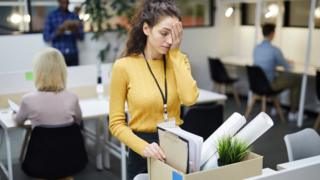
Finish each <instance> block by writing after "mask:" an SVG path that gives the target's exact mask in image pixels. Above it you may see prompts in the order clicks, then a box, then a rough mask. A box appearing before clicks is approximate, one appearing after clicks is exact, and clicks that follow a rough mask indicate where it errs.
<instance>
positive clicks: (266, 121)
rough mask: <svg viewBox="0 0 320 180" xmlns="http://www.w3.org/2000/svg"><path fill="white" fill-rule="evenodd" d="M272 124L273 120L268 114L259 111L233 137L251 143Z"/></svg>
mask: <svg viewBox="0 0 320 180" xmlns="http://www.w3.org/2000/svg"><path fill="white" fill-rule="evenodd" d="M272 126H273V121H272V119H271V118H270V116H268V115H267V114H266V113H264V112H260V113H259V114H258V115H257V116H256V117H255V118H254V119H253V120H252V121H251V122H250V123H249V124H248V125H246V126H245V127H244V128H243V129H242V130H241V131H240V132H239V133H237V134H236V135H235V138H237V139H240V140H242V141H244V142H246V143H248V145H251V144H252V143H253V142H254V141H255V140H257V139H258V138H259V137H260V136H261V135H262V134H264V133H265V132H266V131H267V130H268V129H270V128H271V127H272Z"/></svg>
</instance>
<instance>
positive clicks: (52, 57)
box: [15, 48, 88, 179]
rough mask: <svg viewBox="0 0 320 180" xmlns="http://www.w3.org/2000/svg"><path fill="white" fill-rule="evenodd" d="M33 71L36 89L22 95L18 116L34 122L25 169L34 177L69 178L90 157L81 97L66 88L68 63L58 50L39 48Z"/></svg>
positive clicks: (21, 120)
mask: <svg viewBox="0 0 320 180" xmlns="http://www.w3.org/2000/svg"><path fill="white" fill-rule="evenodd" d="M33 71H34V77H35V86H36V88H37V91H35V92H30V93H28V94H26V95H24V96H23V98H22V102H21V106H20V110H19V112H18V113H17V115H16V117H15V121H16V122H17V123H18V124H20V125H22V124H24V121H26V120H27V119H29V120H30V121H31V125H32V133H31V137H30V141H29V144H28V148H27V153H26V157H25V159H24V161H23V163H22V169H23V170H24V172H25V173H26V174H27V175H29V176H31V177H35V178H41V179H60V178H63V179H66V177H69V176H72V175H73V174H75V173H77V172H79V171H81V170H82V169H84V168H85V166H86V164H87V161H88V159H87V154H86V151H85V147H84V142H83V137H82V134H81V130H80V126H79V125H80V124H81V121H82V114H81V109H80V106H79V100H78V97H77V95H75V94H73V93H71V92H68V91H67V90H65V87H66V77H67V67H66V64H65V61H64V58H63V56H62V54H61V53H60V52H59V51H58V50H56V49H54V48H47V49H45V50H44V51H42V52H40V53H39V54H38V55H37V56H36V58H35V59H34V69H33ZM67 179H73V178H72V177H69V178H67Z"/></svg>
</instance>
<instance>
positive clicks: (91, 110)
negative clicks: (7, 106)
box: [0, 89, 227, 180]
mask: <svg viewBox="0 0 320 180" xmlns="http://www.w3.org/2000/svg"><path fill="white" fill-rule="evenodd" d="M226 99H227V97H226V96H225V95H223V94H218V93H215V92H211V91H207V90H202V89H200V90H199V98H198V100H197V103H210V102H221V101H225V100H226ZM80 107H81V111H82V116H83V119H87V118H93V117H103V123H102V126H103V128H102V131H103V140H102V142H101V134H100V133H98V132H99V131H100V130H101V124H100V125H98V126H96V127H97V129H96V130H97V132H96V133H95V134H96V138H95V139H96V146H97V147H96V149H97V153H98V154H97V160H98V161H99V163H98V164H99V165H97V166H98V167H97V168H98V169H102V168H103V164H104V165H105V166H106V167H109V166H110V162H109V160H110V159H109V150H110V149H111V148H112V147H113V146H112V145H110V144H107V146H104V145H105V144H104V143H106V140H107V139H108V137H109V136H110V134H109V132H108V131H107V128H108V127H107V124H108V123H107V119H106V117H107V115H108V114H109V101H108V98H103V99H98V98H93V99H84V100H80ZM100 122H101V121H100ZM100 122H99V123H100ZM28 124H29V125H30V122H27V124H26V125H28ZM0 126H1V127H2V128H3V130H4V136H5V137H4V138H5V141H6V147H7V150H6V151H7V164H8V167H7V168H5V166H4V165H3V164H0V167H1V168H2V170H3V171H4V173H5V174H6V175H7V177H8V179H9V180H12V179H13V172H12V156H11V143H10V137H9V134H8V131H9V130H10V129H11V128H16V127H17V125H16V123H15V122H14V121H13V119H12V115H11V113H10V111H8V110H1V112H0ZM103 146H104V147H106V148H103ZM103 150H107V152H103ZM112 150H113V151H112ZM123 151H124V148H121V150H120V155H119V154H116V152H115V151H114V149H111V152H113V154H116V156H117V157H120V158H121V164H122V165H121V168H122V179H123V180H124V179H125V178H126V161H125V156H124V154H125V152H123ZM118 152H119V151H118Z"/></svg>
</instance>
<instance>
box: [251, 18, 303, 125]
mask: <svg viewBox="0 0 320 180" xmlns="http://www.w3.org/2000/svg"><path fill="white" fill-rule="evenodd" d="M262 33H263V36H264V40H263V41H262V42H261V43H260V44H258V45H257V46H256V47H255V48H254V52H253V59H254V65H256V66H259V67H261V68H262V70H263V71H264V73H265V74H266V76H267V78H268V80H269V82H270V84H271V88H272V89H273V90H275V91H278V90H284V89H290V112H289V114H288V119H289V121H295V120H297V118H298V112H297V109H298V105H299V98H300V83H301V81H300V79H299V78H297V77H296V76H294V75H293V74H290V73H281V74H279V75H277V73H276V67H277V66H282V67H284V69H285V70H286V71H287V70H289V69H290V65H289V63H288V62H289V61H287V60H286V59H285V58H284V57H283V55H282V52H281V50H280V49H279V48H277V47H275V46H274V45H272V44H271V41H272V40H273V38H274V35H275V25H274V24H265V25H263V27H262Z"/></svg>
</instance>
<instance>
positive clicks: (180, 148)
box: [158, 128, 189, 173]
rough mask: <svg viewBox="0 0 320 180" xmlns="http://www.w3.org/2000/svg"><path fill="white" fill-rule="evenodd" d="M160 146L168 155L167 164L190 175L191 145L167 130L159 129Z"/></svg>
mask: <svg viewBox="0 0 320 180" xmlns="http://www.w3.org/2000/svg"><path fill="white" fill-rule="evenodd" d="M158 135H159V144H160V147H161V149H162V150H163V152H164V154H165V155H166V163H167V164H169V165H170V166H172V167H174V168H176V169H177V170H179V171H181V172H184V173H189V148H188V146H189V143H188V141H187V140H186V139H184V138H182V137H179V136H177V135H175V134H173V133H171V132H168V131H166V130H165V129H162V128H158Z"/></svg>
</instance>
